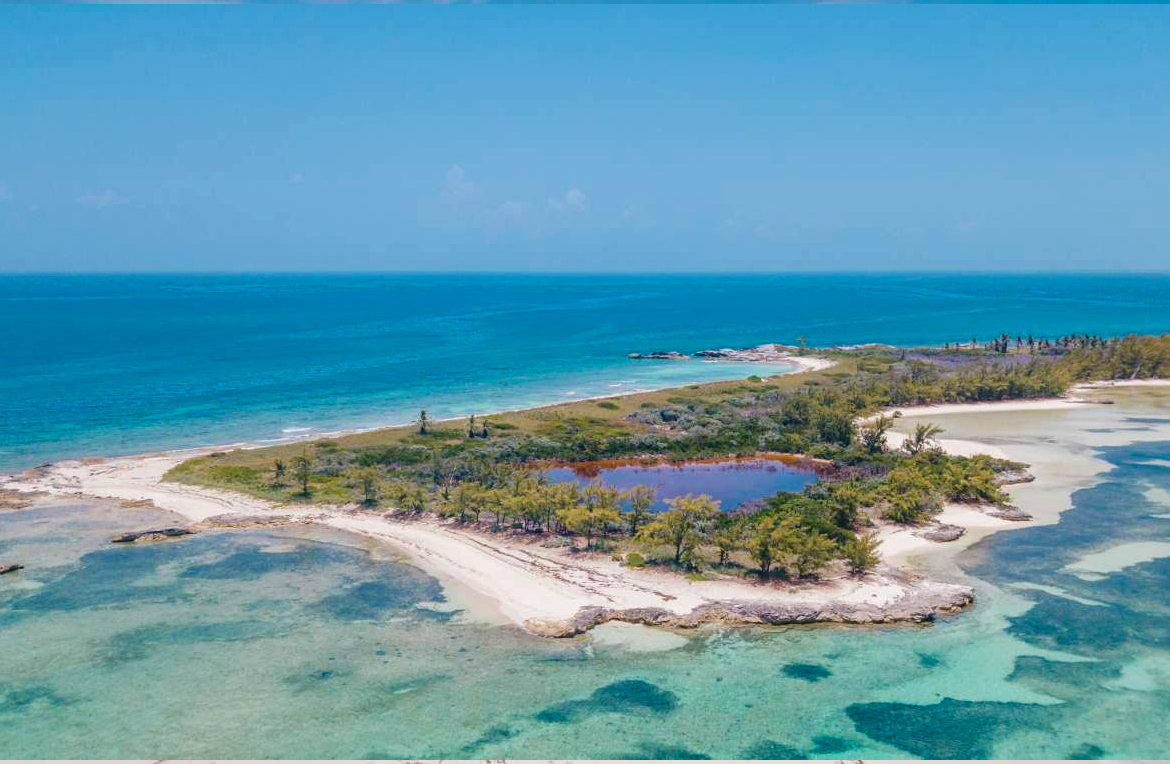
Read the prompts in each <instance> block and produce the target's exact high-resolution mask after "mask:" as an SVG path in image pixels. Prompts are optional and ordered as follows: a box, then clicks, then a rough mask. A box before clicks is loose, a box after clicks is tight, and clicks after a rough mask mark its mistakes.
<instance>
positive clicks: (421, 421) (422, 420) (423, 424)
mask: <svg viewBox="0 0 1170 764" xmlns="http://www.w3.org/2000/svg"><path fill="white" fill-rule="evenodd" d="M427 421H428V420H427V410H426V409H423V410H422V411H420V412H418V434H419V435H426V434H427Z"/></svg>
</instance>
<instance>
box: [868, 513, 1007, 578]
mask: <svg viewBox="0 0 1170 764" xmlns="http://www.w3.org/2000/svg"><path fill="white" fill-rule="evenodd" d="M935 519H936V520H938V522H940V523H945V524H947V525H957V526H959V527H960V528H965V529H966V530H967V532H966V533H965V534H964V535H963V536H962V537H961V538H960V539H957V540H955V541H948V542H945V543H946V544H950V545H956V546H955V548H960V547H962V546H966V545H967V544H969V543H971V541H972V540H974V539H976V538H981V537H982V536H986V535H987V533H989V532H995V531H997V530H1001V529H1003V528H1007V527H1008V526H1011V525H1019V523H1016V522H1013V521H1011V520H1004V519H1002V518H999V517H992V516H991V515H986V514H984V513H982V512H980V511H979V510H977V509H973V508H971V507H969V506H965V505H963V504H947V505H946V506H944V507H943V509H942V511H941V512H939V513H938V514H937V515H935ZM922 530H924V528H921V527H908V526H905V525H895V524H893V523H889V524H883V525H882V527H881V528H880V529H879V530H878V539H879V540H880V541H881V553H882V557H883V558H884V559H885V561H886V562H887V563H889V564H891V565H894V564H898V563H899V562H901V561H903V560H904V559H906V557H907V556H908V555H910V554H912V553H915V552H921V551H924V550H926V549H932V548H936V547H938V546H940V542H937V541H930V540H928V539H924V538H922V537H921V536H919V535H917V534H918V533H919V532H921V531H922ZM973 531H975V532H976V533H975V534H973V533H972V532H973ZM978 531H984V532H983V533H978Z"/></svg>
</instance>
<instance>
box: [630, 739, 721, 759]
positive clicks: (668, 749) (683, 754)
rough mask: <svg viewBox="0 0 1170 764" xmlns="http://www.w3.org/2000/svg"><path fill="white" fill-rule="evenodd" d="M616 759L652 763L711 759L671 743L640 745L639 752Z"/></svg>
mask: <svg viewBox="0 0 1170 764" xmlns="http://www.w3.org/2000/svg"><path fill="white" fill-rule="evenodd" d="M615 758H618V759H631V760H635V761H638V760H642V761H645V760H650V761H670V760H672V759H674V760H679V759H684V760H705V759H710V758H711V757H710V756H708V755H707V754H705V753H699V752H698V751H692V750H691V749H689V748H684V747H683V746H679V745H671V744H669V743H655V742H645V743H638V750H637V751H635V752H634V753H624V754H621V755H619V756H616V757H615Z"/></svg>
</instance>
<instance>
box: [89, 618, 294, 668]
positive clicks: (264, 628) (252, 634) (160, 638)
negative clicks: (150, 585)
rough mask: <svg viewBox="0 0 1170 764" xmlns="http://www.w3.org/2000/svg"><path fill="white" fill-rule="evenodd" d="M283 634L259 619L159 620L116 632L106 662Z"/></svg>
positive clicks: (110, 662)
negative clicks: (165, 649)
mask: <svg viewBox="0 0 1170 764" xmlns="http://www.w3.org/2000/svg"><path fill="white" fill-rule="evenodd" d="M281 633H283V632H282V631H281V630H280V629H278V628H277V627H276V626H274V625H271V624H266V623H262V622H259V621H217V622H213V623H190V624H169V623H159V624H153V625H150V626H143V627H140V628H137V629H130V630H129V631H123V632H119V633H118V634H115V635H114V636H113V637H111V638H110V641H109V642H108V643H107V650H106V655H105V662H106V663H107V665H111V664H117V663H125V662H127V661H136V660H141V659H143V658H146V657H147V656H148V655H150V653H151V651H152V650H154V649H156V648H159V647H162V646H165V645H191V644H196V643H198V642H246V641H248V640H252V639H260V638H262V637H272V636H277V635H279V634H281Z"/></svg>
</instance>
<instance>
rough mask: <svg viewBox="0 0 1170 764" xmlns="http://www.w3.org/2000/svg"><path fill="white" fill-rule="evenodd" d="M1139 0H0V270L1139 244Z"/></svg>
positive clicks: (945, 254)
mask: <svg viewBox="0 0 1170 764" xmlns="http://www.w3.org/2000/svg"><path fill="white" fill-rule="evenodd" d="M1168 72H1170V7H1167V6H1128V7H1116V6H1112V7H1111V6H1059V7H1057V6H934V7H917V8H914V7H891V6H881V7H844V6H834V7H805V6H721V7H712V6H672V7H664V6H658V7H645V6H642V7H637V6H624V7H619V6H557V7H548V6H509V7H468V6H459V7H448V8H424V7H396V8H384V7H383V8H370V7H363V8H346V9H337V8H323V7H287V6H285V7H279V8H275V7H260V6H249V7H238V8H190V7H188V8H173V7H172V8H159V7H108V6H107V7H64V6H52V7H16V6H0V270H4V271H12V270H72V271H77V270H268V269H280V270H302V269H303V270H361V269H376V270H416V269H417V270H447V269H451V270H618V271H630V270H632V271H657V270H773V271H778V270H791V269H811V270H832V269H845V270H871V269H872V270H898V269H906V270H923V269H967V270H971V269H975V270H1014V269H1023V270H1037V269H1065V270H1086V269H1099V268H1104V269H1136V270H1147V269H1157V270H1166V269H1167V263H1170V245H1168V242H1170V214H1168V213H1167V204H1168V200H1170V76H1168V74H1167V73H1168Z"/></svg>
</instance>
